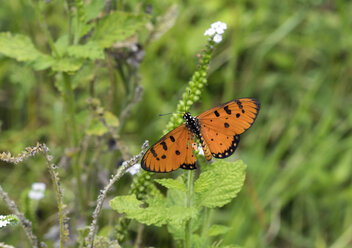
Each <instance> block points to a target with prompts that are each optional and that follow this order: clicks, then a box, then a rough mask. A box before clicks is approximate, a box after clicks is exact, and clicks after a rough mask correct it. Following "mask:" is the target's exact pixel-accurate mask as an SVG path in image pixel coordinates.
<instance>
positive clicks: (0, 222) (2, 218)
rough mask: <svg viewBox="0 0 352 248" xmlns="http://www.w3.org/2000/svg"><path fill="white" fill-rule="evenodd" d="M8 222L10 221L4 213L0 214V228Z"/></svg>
mask: <svg viewBox="0 0 352 248" xmlns="http://www.w3.org/2000/svg"><path fill="white" fill-rule="evenodd" d="M8 224H10V221H9V220H7V219H6V216H5V215H0V228H1V227H5V226H7V225H8Z"/></svg>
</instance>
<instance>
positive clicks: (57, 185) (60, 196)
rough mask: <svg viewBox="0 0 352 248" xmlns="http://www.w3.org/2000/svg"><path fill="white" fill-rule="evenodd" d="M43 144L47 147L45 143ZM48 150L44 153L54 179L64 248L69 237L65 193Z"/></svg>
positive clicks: (61, 241)
mask: <svg viewBox="0 0 352 248" xmlns="http://www.w3.org/2000/svg"><path fill="white" fill-rule="evenodd" d="M43 146H44V147H46V145H45V144H44V145H43ZM48 152H49V149H44V151H43V154H44V157H45V159H46V162H47V164H48V169H49V172H50V176H51V180H52V181H53V185H54V188H55V193H56V200H57V206H58V210H59V223H60V248H63V247H64V245H65V241H66V240H67V237H68V235H69V231H68V227H67V225H66V224H65V223H67V222H68V218H67V216H66V215H65V213H64V209H65V204H64V202H63V193H62V189H61V187H60V179H59V176H58V173H57V172H56V168H57V166H56V165H55V164H53V163H52V162H51V161H52V159H53V158H52V156H51V155H49V153H48Z"/></svg>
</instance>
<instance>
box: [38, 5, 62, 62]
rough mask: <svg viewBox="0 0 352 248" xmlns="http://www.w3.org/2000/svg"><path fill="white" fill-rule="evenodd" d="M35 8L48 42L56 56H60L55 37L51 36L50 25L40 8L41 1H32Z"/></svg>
mask: <svg viewBox="0 0 352 248" xmlns="http://www.w3.org/2000/svg"><path fill="white" fill-rule="evenodd" d="M32 3H33V6H34V9H35V14H36V16H37V18H38V20H39V25H40V27H41V28H42V29H43V31H44V33H45V36H46V38H47V39H48V44H49V46H50V48H51V51H52V52H53V54H54V56H55V57H60V55H59V52H58V51H57V49H56V47H55V44H54V41H53V38H52V37H51V34H50V32H49V28H48V25H47V24H46V22H45V18H44V16H43V10H42V9H41V8H40V4H41V3H40V1H32Z"/></svg>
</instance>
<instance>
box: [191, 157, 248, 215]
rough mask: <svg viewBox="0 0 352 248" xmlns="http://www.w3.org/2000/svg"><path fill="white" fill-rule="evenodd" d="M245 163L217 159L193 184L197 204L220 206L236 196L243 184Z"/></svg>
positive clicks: (211, 206) (210, 206) (209, 206)
mask: <svg viewBox="0 0 352 248" xmlns="http://www.w3.org/2000/svg"><path fill="white" fill-rule="evenodd" d="M245 170H246V165H245V164H244V163H243V161H237V162H235V163H231V162H226V161H222V160H217V161H216V162H214V164H213V165H212V166H209V168H207V170H206V171H204V172H203V173H202V174H201V175H200V177H199V179H198V180H197V181H196V182H195V184H194V192H195V193H196V194H197V196H198V199H197V204H198V205H199V206H204V207H208V208H216V207H222V206H224V205H225V204H227V203H229V202H230V201H231V200H232V199H233V198H235V197H236V195H237V194H238V192H239V191H240V190H241V188H242V186H243V182H244V179H245Z"/></svg>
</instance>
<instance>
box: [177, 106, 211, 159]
mask: <svg viewBox="0 0 352 248" xmlns="http://www.w3.org/2000/svg"><path fill="white" fill-rule="evenodd" d="M183 119H185V120H186V127H187V129H188V130H189V131H190V132H191V133H193V134H194V135H195V136H196V137H197V139H198V140H199V142H200V144H201V146H202V149H203V152H204V156H205V159H206V160H211V153H210V151H209V148H208V146H207V144H206V143H205V142H204V138H203V136H202V133H201V124H200V121H199V119H198V118H197V117H193V116H192V115H191V113H189V112H186V113H184V114H183Z"/></svg>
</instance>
